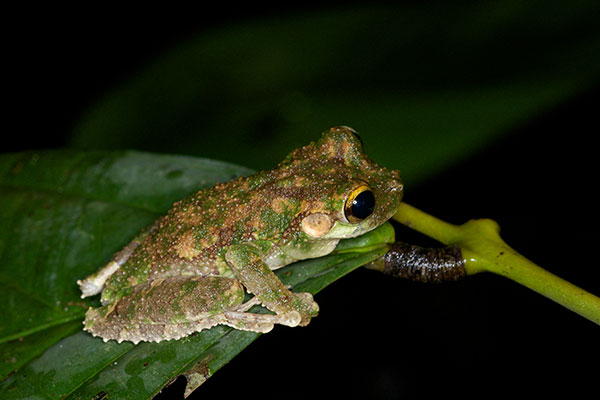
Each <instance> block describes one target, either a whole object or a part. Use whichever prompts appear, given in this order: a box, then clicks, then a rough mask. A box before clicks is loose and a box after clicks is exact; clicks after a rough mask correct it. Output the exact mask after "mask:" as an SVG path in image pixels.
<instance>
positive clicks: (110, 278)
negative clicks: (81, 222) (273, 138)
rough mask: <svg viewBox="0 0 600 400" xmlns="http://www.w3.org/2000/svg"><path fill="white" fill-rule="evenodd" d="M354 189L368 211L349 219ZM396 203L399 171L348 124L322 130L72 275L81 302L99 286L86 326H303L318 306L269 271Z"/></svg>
mask: <svg viewBox="0 0 600 400" xmlns="http://www.w3.org/2000/svg"><path fill="white" fill-rule="evenodd" d="M365 185H366V186H367V187H368V188H370V190H371V191H372V192H373V195H374V196H375V199H376V203H375V207H374V209H373V211H372V213H371V214H370V215H369V216H368V217H366V218H365V219H364V220H361V221H359V222H355V223H350V222H348V220H347V218H346V216H345V212H344V207H345V202H346V200H347V198H348V197H349V196H350V193H352V191H353V190H354V189H356V188H357V187H359V186H365ZM401 199H402V182H401V180H400V176H399V172H398V171H395V170H389V169H386V168H382V167H380V166H378V165H377V164H375V163H374V162H372V161H371V160H369V158H368V157H367V156H366V155H365V154H364V152H363V147H362V143H361V142H360V139H359V138H358V135H357V134H356V132H354V131H353V130H351V129H350V128H346V127H335V128H331V129H330V130H329V131H326V132H325V133H323V135H322V137H321V138H320V140H319V141H317V142H316V143H310V144H309V145H307V146H304V147H302V148H299V149H297V150H295V151H293V152H292V153H290V154H289V155H288V156H287V157H286V158H285V159H284V160H283V161H282V162H281V163H280V164H279V165H278V166H277V168H275V169H273V170H271V171H263V172H259V173H257V174H255V175H252V176H249V177H244V178H238V179H236V180H232V181H230V182H227V183H221V184H217V185H216V186H214V187H212V188H209V189H204V190H200V191H199V192H197V193H195V194H194V195H191V196H189V197H187V198H185V199H183V200H181V201H179V202H177V203H175V204H174V205H173V208H172V209H171V210H169V212H168V213H167V214H166V215H165V216H163V217H161V218H160V219H159V220H158V221H156V223H155V224H154V225H153V226H152V227H150V228H148V229H146V230H145V231H144V232H142V233H141V234H140V235H139V236H138V237H136V238H135V239H134V241H133V242H132V243H130V244H129V245H128V246H127V247H126V248H125V249H124V250H123V251H121V252H119V253H117V255H116V256H115V258H113V261H111V262H110V263H109V264H107V266H105V267H104V268H103V269H101V270H100V271H99V272H98V273H96V274H94V275H91V276H90V277H88V278H86V279H85V280H83V281H79V282H78V283H79V284H80V286H81V288H82V292H83V296H82V297H85V296H90V295H93V294H96V293H99V292H100V291H102V297H101V299H102V304H103V307H100V308H98V309H93V308H90V310H89V311H88V313H87V315H86V320H85V329H86V330H88V331H90V332H92V333H93V334H94V335H97V336H101V337H102V338H104V339H105V340H108V339H116V340H119V341H122V340H131V341H133V342H138V341H140V340H151V341H161V340H168V339H174V338H179V337H183V336H186V335H189V334H190V333H192V332H194V331H198V330H202V329H206V328H209V327H211V326H214V325H216V324H226V325H229V326H233V327H235V328H237V329H245V330H251V331H258V332H266V331H268V330H270V329H271V328H272V326H273V324H274V323H280V324H284V325H289V326H296V325H306V324H308V323H309V322H310V318H311V317H313V316H315V315H316V314H317V313H318V305H317V304H316V303H315V302H314V301H313V299H312V296H311V295H310V294H308V293H292V292H291V291H289V290H288V289H287V288H285V287H284V285H283V284H282V283H281V282H280V281H279V279H278V278H277V277H276V276H275V275H274V274H273V272H272V270H273V269H277V268H280V267H282V266H284V265H287V264H289V263H291V262H294V261H296V260H300V259H305V258H313V257H320V256H323V255H325V254H328V253H330V252H331V251H332V250H333V249H334V247H335V245H336V244H337V243H338V241H339V240H340V239H342V238H348V237H355V236H359V235H361V234H363V233H365V232H367V231H370V230H372V229H374V228H376V227H377V226H379V225H381V224H382V223H384V222H385V221H387V220H388V219H389V218H390V217H391V216H392V215H393V214H394V212H395V211H396V209H397V207H398V205H399V204H400V201H401ZM125 250H126V251H125ZM206 277H211V279H206ZM214 278H218V279H214ZM243 288H245V289H246V290H247V291H248V292H249V293H252V294H254V295H255V297H254V299H253V300H252V304H256V303H260V304H262V305H264V306H265V307H267V308H268V309H269V310H271V311H273V312H274V313H275V314H276V315H262V314H261V315H257V314H250V313H246V311H247V309H248V308H249V306H250V305H248V304H242V300H243ZM194 299H195V300H194Z"/></svg>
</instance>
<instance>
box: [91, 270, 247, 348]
mask: <svg viewBox="0 0 600 400" xmlns="http://www.w3.org/2000/svg"><path fill="white" fill-rule="evenodd" d="M244 294H245V293H244V287H243V286H242V285H241V284H240V283H239V282H238V281H236V280H234V279H231V278H224V277H215V276H193V277H183V276H177V277H169V278H165V279H157V280H154V281H152V282H148V283H144V284H142V285H138V286H135V287H134V288H133V293H132V294H130V295H129V296H125V297H123V298H121V299H119V300H117V301H115V302H114V303H111V304H107V305H105V306H103V307H100V308H95V309H94V308H90V309H89V310H88V312H87V314H86V319H85V329H86V330H87V331H90V332H91V333H92V334H94V335H95V336H100V337H102V338H104V339H105V340H108V339H115V340H118V341H122V340H131V341H133V342H137V341H140V340H145V341H161V340H169V339H177V338H180V337H183V336H187V335H189V334H191V333H192V332H195V331H199V330H202V329H207V328H210V327H212V326H214V325H217V324H219V323H220V318H221V317H218V316H219V315H221V314H222V313H223V312H224V311H237V310H238V308H239V307H240V306H241V305H242V302H243V300H244Z"/></svg>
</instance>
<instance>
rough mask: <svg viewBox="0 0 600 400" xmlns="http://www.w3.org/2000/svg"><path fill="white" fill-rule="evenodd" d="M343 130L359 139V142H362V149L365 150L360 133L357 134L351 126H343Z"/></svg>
mask: <svg viewBox="0 0 600 400" xmlns="http://www.w3.org/2000/svg"><path fill="white" fill-rule="evenodd" d="M342 128H344V129H346V130H347V131H348V132H350V133H351V134H352V135H354V137H355V138H357V139H358V141H359V142H360V145H361V147H362V148H363V149H364V148H365V143H364V142H363V140H362V138H361V137H360V135H359V134H358V132H356V131H355V130H354V129H352V128H350V127H349V126H342Z"/></svg>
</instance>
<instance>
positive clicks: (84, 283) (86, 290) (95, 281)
mask: <svg viewBox="0 0 600 400" xmlns="http://www.w3.org/2000/svg"><path fill="white" fill-rule="evenodd" d="M119 267H120V265H119V264H117V263H116V262H115V261H111V262H109V263H108V264H106V265H105V266H104V267H102V268H100V270H99V271H98V272H96V273H95V274H92V275H90V276H88V277H87V278H85V279H82V280H78V281H77V284H78V285H79V289H81V298H82V299H83V298H86V297H88V296H93V295H95V294H98V293H100V292H101V291H102V288H103V287H104V283H105V282H106V280H107V279H108V278H110V276H111V275H112V274H114V273H115V271H116V270H118V269H119Z"/></svg>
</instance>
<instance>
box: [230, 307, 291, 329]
mask: <svg viewBox="0 0 600 400" xmlns="http://www.w3.org/2000/svg"><path fill="white" fill-rule="evenodd" d="M301 320H302V317H301V316H300V313H299V312H298V311H289V312H287V313H283V314H276V315H272V314H253V313H247V312H237V311H226V312H224V313H223V314H222V316H221V320H220V322H219V323H221V324H223V325H227V326H230V327H232V328H235V329H239V330H242V331H251V332H259V333H267V332H270V331H271V330H272V329H273V327H274V325H275V324H279V325H286V326H291V327H294V326H298V325H299V324H300V321H301Z"/></svg>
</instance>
